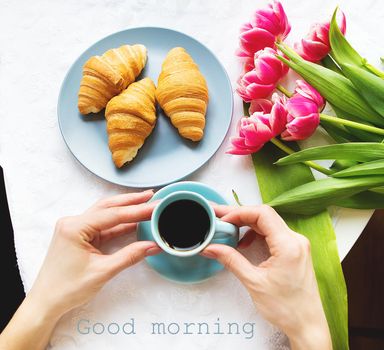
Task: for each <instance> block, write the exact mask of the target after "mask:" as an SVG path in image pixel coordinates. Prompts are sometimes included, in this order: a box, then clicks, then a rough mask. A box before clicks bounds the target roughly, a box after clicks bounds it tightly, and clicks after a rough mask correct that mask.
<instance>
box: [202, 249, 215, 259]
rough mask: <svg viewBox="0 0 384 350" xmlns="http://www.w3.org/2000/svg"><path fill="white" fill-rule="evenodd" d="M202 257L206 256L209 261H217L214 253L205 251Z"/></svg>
mask: <svg viewBox="0 0 384 350" xmlns="http://www.w3.org/2000/svg"><path fill="white" fill-rule="evenodd" d="M200 255H202V256H205V257H206V258H209V259H216V254H215V253H213V252H210V251H205V250H203V251H202V252H201V253H200Z"/></svg>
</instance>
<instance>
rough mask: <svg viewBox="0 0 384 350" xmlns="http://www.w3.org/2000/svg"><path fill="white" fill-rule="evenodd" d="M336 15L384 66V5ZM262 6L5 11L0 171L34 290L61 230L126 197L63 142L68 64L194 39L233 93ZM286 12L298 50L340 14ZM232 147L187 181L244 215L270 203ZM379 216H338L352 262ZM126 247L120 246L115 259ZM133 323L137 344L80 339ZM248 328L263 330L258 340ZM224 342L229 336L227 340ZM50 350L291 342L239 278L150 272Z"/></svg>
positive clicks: (132, 277)
mask: <svg viewBox="0 0 384 350" xmlns="http://www.w3.org/2000/svg"><path fill="white" fill-rule="evenodd" d="M338 3H339V4H340V5H341V7H342V8H343V10H344V11H345V12H346V15H347V20H348V24H349V25H348V30H347V32H348V36H349V38H352V41H353V43H354V44H356V46H357V47H358V48H359V49H360V50H361V51H362V52H364V53H366V56H367V57H369V58H371V59H372V62H373V63H377V62H378V56H379V55H383V52H382V51H380V52H379V51H378V49H380V48H381V49H382V47H381V46H380V44H381V41H382V37H383V26H382V23H383V17H384V16H383V9H382V4H381V2H380V1H378V0H376V1H374V0H371V1H364V2H361V1H351V0H349V1H347V0H344V1H341V0H339V1H338ZM262 4H264V2H263V3H262V2H255V1H251V0H247V1H239V0H225V1H209V0H195V1H192V0H185V1H181V0H180V1H176V0H149V1H143V0H136V1H122V0H105V1H95V0H93V1H89V0H88V1H79V0H66V1H52V0H45V1H44V0H39V1H27V0H24V1H11V0H2V1H1V11H0V44H1V45H0V60H1V61H0V80H1V84H0V101H1V109H0V119H1V124H0V162H1V164H2V166H3V167H4V170H5V176H6V187H7V194H8V198H9V205H10V210H11V216H12V222H13V227H14V231H15V245H16V252H17V257H18V263H19V267H20V271H21V276H22V279H23V282H24V286H25V289H26V290H29V289H30V287H31V285H32V283H33V280H34V278H35V276H36V274H37V272H38V269H39V267H40V265H41V262H42V260H43V257H44V255H45V252H46V250H47V247H48V244H49V241H50V238H51V235H52V232H53V228H54V224H55V221H56V219H57V218H59V217H61V216H64V215H71V214H76V213H79V212H81V211H82V210H84V209H85V208H87V207H88V206H89V205H90V204H92V203H93V202H94V201H95V200H97V199H98V198H100V197H102V196H107V195H112V194H116V193H121V192H124V191H127V189H125V188H122V187H119V186H114V185H112V184H109V183H107V182H105V181H103V180H101V179H99V178H97V177H96V176H94V175H92V174H90V173H89V172H88V171H87V170H85V169H84V168H83V167H82V166H81V165H80V164H79V163H78V162H77V161H76V160H75V159H74V157H73V156H72V155H71V154H70V152H69V151H68V149H67V148H66V146H65V144H64V142H63V140H62V138H61V135H60V132H59V128H58V125H57V117H56V102H57V96H58V92H59V88H60V84H61V82H62V80H63V78H64V75H65V74H66V71H67V70H68V68H69V66H70V64H71V63H72V62H73V61H74V60H75V59H76V58H77V56H78V55H79V54H80V53H81V52H82V51H83V50H85V49H86V48H87V47H88V46H89V45H91V44H92V43H94V42H95V41H97V40H98V39H100V38H102V37H104V36H106V35H108V34H110V33H113V32H115V31H119V30H123V29H126V28H130V27H135V26H146V25H148V26H164V27H169V28H173V29H176V30H180V31H182V32H185V33H186V34H189V35H191V36H194V37H195V38H197V39H198V40H200V41H201V42H203V43H204V44H205V45H207V46H208V47H209V48H211V49H212V50H213V51H214V52H215V53H216V54H217V56H218V57H219V59H220V60H221V61H222V62H223V64H224V66H225V68H226V69H227V70H228V72H229V75H230V77H231V80H232V83H233V85H234V86H235V82H236V79H237V75H238V73H239V65H238V63H237V62H236V59H235V57H234V51H235V48H236V46H237V33H238V28H239V26H240V24H241V23H242V22H244V21H246V20H247V19H248V18H249V17H250V14H251V11H253V10H254V9H255V8H256V7H259V6H261V5H262ZM284 6H285V8H286V10H287V13H288V15H289V19H290V21H291V23H292V25H293V30H292V34H291V37H292V38H299V37H301V36H302V35H304V34H305V33H306V32H307V30H308V27H309V25H310V24H311V23H312V22H313V21H316V20H320V19H324V18H329V17H330V15H331V13H332V11H333V9H334V7H335V6H336V2H335V1H331V0H321V1H320V0H318V1H304V0H301V1H298V0H290V1H285V2H284ZM378 31H380V32H378ZM240 116H241V102H240V100H239V99H238V98H237V97H235V111H234V119H235V120H237V119H238V118H239V117H240ZM234 124H235V122H234V123H233V125H232V131H233V127H234ZM227 146H228V141H227V142H225V143H224V144H223V146H222V147H221V149H220V150H219V151H218V153H217V154H216V156H214V157H213V158H212V160H211V161H209V163H208V164H206V165H205V166H204V167H203V168H202V169H201V170H199V171H198V172H196V173H195V174H194V175H193V176H191V177H189V178H188V179H190V180H198V181H202V182H204V183H207V184H209V185H211V186H213V187H214V188H215V189H217V190H218V191H220V192H222V193H223V194H224V195H226V196H227V198H229V199H230V200H231V189H232V188H234V189H236V191H237V192H238V194H239V196H240V197H241V199H242V201H243V202H244V203H246V204H256V203H260V196H259V192H258V187H257V184H256V179H255V175H254V173H253V169H252V165H251V162H250V158H249V157H243V158H241V157H233V156H228V155H225V154H224V150H225V149H226V148H227ZM370 214H371V212H369V211H368V212H359V211H351V210H340V211H338V212H333V218H334V223H335V227H336V231H337V239H338V245H339V250H340V255H341V256H342V257H344V256H345V254H346V253H347V252H348V250H349V249H350V248H351V246H352V245H353V243H354V241H355V240H356V239H357V237H358V235H359V234H360V232H361V230H362V229H363V227H364V226H365V224H366V222H367V220H368V218H369V216H370ZM132 239H133V237H132V238H130V239H129V240H132ZM126 242H127V241H126V240H124V239H122V240H120V241H119V242H116V243H115V247H116V246H121V245H122V244H125V243H126ZM112 248H113V247H111V249H112ZM246 254H247V255H248V256H251V259H253V261H255V262H257V261H260V259H262V258H263V257H265V256H266V250H265V247H263V246H261V245H260V244H259V243H258V244H254V245H253V246H252V247H251V248H250V249H249V250H248V251H247V253H246ZM131 318H133V319H134V322H135V330H136V335H130V336H128V335H125V334H124V333H123V334H121V333H119V334H117V335H106V334H103V335H95V334H90V335H81V334H80V333H79V332H78V331H77V329H76V327H77V324H78V321H79V320H81V319H88V320H89V322H90V323H91V324H93V323H95V322H102V323H104V324H106V325H107V324H108V323H110V322H117V323H119V324H120V325H122V324H123V323H124V322H127V321H131ZM151 322H165V323H166V324H169V323H170V322H177V323H178V324H179V325H180V326H182V325H183V322H207V323H208V324H209V326H210V333H211V334H210V335H196V334H195V335H183V334H182V333H183V332H182V331H180V333H179V334H178V335H151ZM215 322H218V323H220V324H221V327H223V328H225V327H227V322H236V323H238V324H239V326H240V334H237V335H235V334H232V335H230V334H224V335H217V334H213V333H215V327H217V325H215V324H214V323H215ZM246 322H253V323H254V324H255V325H254V332H253V334H252V337H251V336H250V333H251V330H250V328H249V327H250V326H249V325H246V324H245V325H244V323H246ZM172 327H176V326H172ZM242 327H244V328H242ZM247 327H248V328H247ZM83 331H84V329H83ZM96 331H100V328H96ZM114 331H115V328H113V327H112V332H114ZM171 331H173V332H174V331H175V329H173V330H171ZM222 331H224V333H228V332H227V329H222ZM216 333H217V331H216ZM247 338H250V339H247ZM167 344H168V345H167ZM51 345H52V348H53V349H79V348H81V349H125V348H130V349H138V348H139V347H140V349H143V350H145V349H152V348H156V349H180V348H183V349H186V350H188V349H201V350H203V349H222V350H226V349H234V348H235V347H238V348H241V349H244V350H246V349H285V348H286V347H287V342H286V339H285V337H284V336H283V335H282V334H281V333H280V332H279V331H278V330H277V329H275V328H274V327H272V326H271V325H269V324H268V323H267V322H265V321H264V320H263V319H262V318H261V317H260V316H259V315H258V313H257V312H256V311H255V310H254V307H253V305H252V303H251V300H250V299H249V297H248V295H247V293H246V292H245V291H244V289H243V287H242V286H241V285H240V284H239V282H238V281H237V280H236V279H235V278H234V277H233V276H231V275H230V274H229V273H227V272H223V273H220V274H219V275H217V276H216V277H214V278H213V279H211V280H210V281H208V282H205V283H203V284H199V285H194V286H184V285H177V284H174V283H171V282H168V281H165V280H163V279H162V278H160V277H159V276H158V275H157V274H156V273H155V272H153V271H152V270H150V269H149V267H147V265H146V264H144V263H140V264H138V265H137V266H135V267H133V268H131V269H129V270H127V271H124V272H123V273H121V274H120V275H119V276H118V277H117V278H115V279H114V280H113V281H111V282H110V283H109V284H108V285H107V286H105V288H104V289H103V290H102V291H101V293H100V294H99V295H98V296H97V297H96V298H95V300H94V301H93V302H91V303H90V304H89V305H86V306H84V307H82V308H79V309H77V310H75V311H73V312H71V313H70V314H68V315H67V316H66V317H65V318H64V319H63V320H62V321H61V322H60V324H59V326H58V328H57V330H56V331H55V333H54V335H53V338H52V342H51Z"/></svg>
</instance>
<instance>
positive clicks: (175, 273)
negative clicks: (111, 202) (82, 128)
mask: <svg viewBox="0 0 384 350" xmlns="http://www.w3.org/2000/svg"><path fill="white" fill-rule="evenodd" d="M175 191H191V192H196V193H199V194H200V195H202V196H204V197H205V198H206V199H208V200H209V201H212V202H216V203H218V204H228V203H227V201H226V200H225V199H224V198H223V197H222V196H221V195H220V194H219V193H217V192H216V191H215V190H213V189H212V188H210V187H208V186H207V185H204V184H202V183H199V182H192V181H182V182H177V183H174V184H171V185H169V186H166V187H163V188H162V189H161V190H159V191H158V192H156V193H155V195H154V196H153V197H152V199H151V201H154V200H157V199H161V198H164V197H165V196H167V195H168V194H170V193H172V192H175ZM137 239H138V240H140V241H153V240H154V239H153V237H152V233H151V225H150V221H144V222H141V223H139V226H138V229H137ZM212 242H214V243H222V244H227V245H229V246H231V247H235V246H236V245H237V240H236V239H235V238H233V237H226V238H222V239H217V238H216V239H214V240H213V241H212ZM146 261H147V263H148V264H149V266H151V267H152V268H153V269H154V270H155V271H157V272H158V273H159V274H160V275H162V276H163V277H165V278H166V279H169V280H172V281H175V282H180V283H198V282H201V281H204V280H206V279H208V278H210V277H212V276H213V275H215V274H216V273H218V272H219V271H221V270H222V269H223V268H224V267H223V265H221V264H220V263H218V262H217V261H216V260H213V259H208V258H205V257H203V256H201V255H196V256H191V257H183V258H180V257H177V256H173V255H170V254H168V253H160V254H158V255H155V256H149V257H147V258H146Z"/></svg>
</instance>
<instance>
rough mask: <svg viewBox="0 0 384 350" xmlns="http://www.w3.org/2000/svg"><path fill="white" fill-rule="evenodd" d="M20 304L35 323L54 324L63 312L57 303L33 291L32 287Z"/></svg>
mask: <svg viewBox="0 0 384 350" xmlns="http://www.w3.org/2000/svg"><path fill="white" fill-rule="evenodd" d="M22 306H23V309H24V310H25V312H26V314H27V315H29V316H30V318H33V319H34V320H35V322H36V324H44V323H50V324H55V323H57V321H58V320H59V319H60V318H61V317H62V316H63V314H64V312H62V311H61V310H60V308H59V307H58V306H57V305H55V304H54V303H52V302H50V300H49V298H44V297H43V296H42V295H40V294H38V293H35V291H34V290H33V288H32V290H31V291H30V292H29V293H28V294H27V295H26V297H25V299H24V301H23V304H22Z"/></svg>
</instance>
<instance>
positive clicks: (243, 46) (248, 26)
mask: <svg viewBox="0 0 384 350" xmlns="http://www.w3.org/2000/svg"><path fill="white" fill-rule="evenodd" d="M290 30H291V26H290V24H289V22H288V18H287V15H286V14H285V12H284V8H283V6H282V5H281V3H280V2H279V1H276V0H275V1H273V2H272V3H271V4H269V5H268V7H267V8H266V9H259V10H256V11H255V13H254V14H253V16H252V18H251V21H250V22H249V23H245V24H244V25H243V26H242V27H241V28H240V48H239V49H238V50H237V55H238V56H239V57H244V58H251V59H253V56H254V54H255V52H257V51H259V50H262V49H264V48H266V47H275V41H283V40H284V39H285V38H286V37H287V35H288V34H289V32H290Z"/></svg>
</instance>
